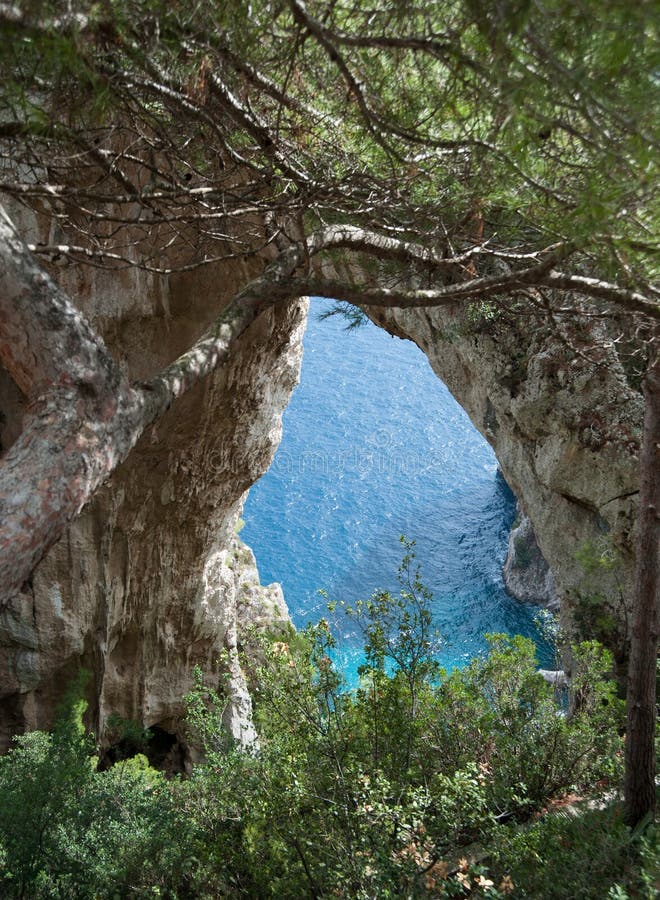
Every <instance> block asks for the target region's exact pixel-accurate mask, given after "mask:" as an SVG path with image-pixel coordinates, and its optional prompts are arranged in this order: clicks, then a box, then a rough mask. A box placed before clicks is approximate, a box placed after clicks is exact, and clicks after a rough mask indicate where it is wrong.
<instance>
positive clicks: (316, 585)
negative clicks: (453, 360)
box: [241, 300, 551, 678]
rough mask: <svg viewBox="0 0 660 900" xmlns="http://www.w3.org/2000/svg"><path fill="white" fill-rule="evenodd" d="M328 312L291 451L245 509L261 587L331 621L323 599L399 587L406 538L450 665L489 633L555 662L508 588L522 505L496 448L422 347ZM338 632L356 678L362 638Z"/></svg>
mask: <svg viewBox="0 0 660 900" xmlns="http://www.w3.org/2000/svg"><path fill="white" fill-rule="evenodd" d="M323 308H324V307H323V302H322V301H319V300H315V301H313V303H312V311H311V312H310V319H309V325H308V330H307V333H306V336H305V342H304V348H305V353H304V359H303V367H302V376H301V381H300V385H299V386H298V387H297V389H296V390H295V392H294V394H293V397H292V399H291V402H290V404H289V406H288V408H287V409H286V411H285V414H284V422H283V438H282V443H281V445H280V448H279V450H278V452H277V454H276V457H275V460H274V462H273V464H272V466H271V468H270V470H269V471H268V472H267V474H266V475H265V476H264V477H263V478H262V479H261V480H260V481H259V482H258V483H257V484H256V485H255V486H254V487H253V488H252V490H251V491H250V494H249V497H248V500H247V503H246V505H245V511H244V515H243V517H244V519H245V522H246V525H245V529H244V531H243V532H242V534H241V537H242V538H244V540H245V541H246V542H247V543H248V544H250V546H251V547H252V548H253V550H254V552H255V554H256V557H257V563H258V565H259V570H260V573H261V580H262V582H263V583H264V584H266V583H269V582H271V581H279V582H280V583H281V584H282V587H283V590H284V596H285V598H286V601H287V603H288V605H289V609H290V612H291V616H292V619H293V621H294V623H295V624H296V625H297V626H302V625H305V624H306V623H307V622H310V621H316V620H318V619H319V618H320V617H321V616H322V615H324V614H325V613H326V602H327V600H326V599H325V598H324V597H322V596H320V595H319V593H318V591H319V589H321V590H324V591H326V592H327V594H328V596H329V598H330V599H335V600H346V601H349V602H352V601H354V600H355V599H357V598H366V597H368V596H369V595H370V594H371V592H372V591H373V590H374V589H375V588H379V589H388V590H389V589H396V587H397V581H396V573H397V567H398V565H399V563H400V561H401V556H402V551H401V545H400V542H399V537H400V535H402V534H404V535H406V537H407V538H408V539H410V540H414V541H416V548H415V550H416V554H417V562H418V563H419V565H420V567H421V575H422V581H423V582H424V584H425V585H427V586H428V587H429V589H430V590H431V591H432V592H433V594H434V614H435V618H436V622H437V625H438V627H439V629H440V632H441V635H442V638H443V643H442V649H441V651H440V660H441V662H442V664H443V665H444V666H446V667H447V668H453V667H455V666H461V665H464V664H465V663H466V662H468V661H469V660H470V659H471V658H473V657H474V656H475V655H476V654H478V653H479V652H481V651H482V650H483V649H484V648H485V646H486V644H485V640H484V634H485V633H486V632H489V631H498V632H499V631H504V632H508V633H512V634H525V635H527V636H530V637H533V638H534V639H535V640H537V643H539V650H540V655H541V658H542V662H543V663H544V664H549V663H550V661H551V659H550V653H549V648H547V646H545V645H544V644H543V642H542V641H541V639H540V637H539V635H538V632H537V629H536V625H535V621H534V616H535V614H536V612H537V610H536V609H535V608H534V607H529V606H527V605H523V604H520V603H518V602H517V601H515V600H513V599H512V598H510V597H509V596H508V595H507V594H506V592H505V591H504V588H503V586H502V581H501V569H502V564H503V562H504V557H505V555H506V546H507V538H508V533H509V529H510V526H511V523H512V521H513V517H514V510H515V500H514V497H513V495H512V493H511V491H510V490H509V488H508V486H507V485H506V483H505V482H504V480H503V479H502V477H501V476H500V475H499V474H498V470H497V462H496V460H495V457H494V455H493V452H492V450H491V449H490V447H489V446H488V444H487V443H486V442H485V441H484V439H483V438H482V437H481V435H479V433H478V432H477V431H476V430H475V429H474V427H473V426H472V424H471V423H470V421H469V419H468V417H467V415H466V414H465V412H464V411H463V410H462V409H461V407H459V406H458V404H457V403H456V402H455V401H454V399H453V398H452V397H451V395H450V393H449V391H448V390H447V388H446V387H445V386H444V385H443V384H442V382H441V381H440V380H439V379H438V378H437V377H436V376H435V375H434V373H433V372H432V370H431V368H430V366H429V364H428V361H427V359H426V357H425V356H424V354H423V353H422V352H421V351H420V350H419V349H418V348H417V347H416V346H415V345H414V344H412V343H411V342H409V341H402V340H400V339H398V338H392V337H390V336H389V335H388V334H386V333H385V332H384V331H383V330H382V329H379V328H376V327H375V326H374V325H372V324H371V323H369V324H368V325H366V326H364V327H363V328H360V329H358V330H357V331H352V332H348V333H347V332H346V331H345V330H344V323H343V321H342V320H340V319H339V318H331V319H329V320H325V321H319V319H318V313H319V312H320V311H321V310H322V309H323ZM336 627H337V631H338V634H339V635H340V644H341V648H342V651H343V653H344V655H345V657H346V659H347V660H348V667H349V669H354V668H355V666H356V665H357V663H358V661H359V657H358V656H357V655H356V654H357V647H358V637H357V636H356V635H355V634H353V633H351V630H350V628H349V627H348V625H347V622H346V620H344V621H343V622H342V621H341V620H339V621H337V622H336ZM348 674H349V678H350V677H351V672H349V673H348Z"/></svg>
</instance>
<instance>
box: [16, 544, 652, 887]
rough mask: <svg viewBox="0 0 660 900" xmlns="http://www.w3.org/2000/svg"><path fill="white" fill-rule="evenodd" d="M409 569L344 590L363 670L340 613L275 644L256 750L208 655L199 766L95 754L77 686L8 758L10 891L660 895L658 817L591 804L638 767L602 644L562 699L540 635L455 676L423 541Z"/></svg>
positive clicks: (196, 708)
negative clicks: (341, 652) (652, 823)
mask: <svg viewBox="0 0 660 900" xmlns="http://www.w3.org/2000/svg"><path fill="white" fill-rule="evenodd" d="M400 574H401V585H402V588H401V593H400V594H399V595H398V596H393V595H391V594H388V593H383V592H376V593H375V594H374V595H373V596H372V598H370V599H369V600H368V601H364V602H362V603H359V604H356V605H355V606H354V607H352V609H351V610H349V615H351V616H353V618H354V619H355V621H356V622H357V623H358V625H359V626H360V627H361V629H362V632H363V635H364V639H365V646H364V650H365V662H364V665H363V667H362V669H361V682H360V686H359V688H358V689H357V690H356V691H354V692H346V691H345V690H344V688H343V685H342V679H341V675H340V673H339V672H338V671H337V669H336V667H335V665H334V664H333V662H332V651H333V640H332V637H331V634H330V631H329V628H328V626H327V623H325V622H321V623H319V624H318V625H317V626H313V627H310V628H309V629H308V630H307V631H306V632H305V633H304V634H302V635H296V634H295V633H291V634H290V635H288V636H282V635H280V636H279V639H278V640H272V641H270V642H265V643H263V644H262V648H261V660H262V661H261V664H260V666H259V667H258V669H256V670H255V671H254V673H253V678H254V687H255V698H256V716H257V723H258V726H259V727H258V730H259V741H260V745H259V747H254V748H253V750H252V752H249V751H246V750H245V749H243V750H241V749H238V748H237V747H236V746H235V745H233V744H232V742H231V740H230V739H229V737H228V735H227V732H226V731H225V729H224V728H223V727H222V724H221V722H222V708H223V704H224V701H223V699H222V698H221V697H219V696H218V695H217V694H216V693H215V692H214V691H213V690H209V689H208V688H207V687H205V686H204V684H203V683H202V680H201V676H200V675H199V674H198V676H197V679H196V686H195V689H194V691H193V692H192V693H191V695H190V696H189V697H188V710H189V712H188V724H189V731H190V740H191V742H192V743H193V744H194V745H196V746H197V748H198V749H202V750H203V751H204V760H203V762H200V763H198V764H197V765H195V766H194V767H193V768H192V773H191V775H190V777H189V778H187V779H184V780H180V779H173V780H169V781H168V780H166V779H165V778H164V776H163V775H162V773H159V772H156V771H155V770H153V769H151V768H149V766H148V764H147V761H146V759H145V757H144V756H139V755H138V756H136V757H134V758H132V759H129V760H124V761H122V762H119V763H117V764H116V765H114V766H113V767H112V768H110V769H108V770H107V771H102V772H101V771H97V770H96V762H97V760H96V758H95V757H94V755H93V751H94V746H93V739H92V738H91V736H89V735H86V734H85V731H84V729H83V727H82V725H81V715H82V708H83V706H84V704H81V702H80V701H79V700H76V696H79V690H78V693H76V690H75V689H74V690H73V691H72V693H71V696H70V699H69V701H68V704H67V706H66V708H65V709H64V711H63V713H62V715H61V717H60V720H59V723H58V726H57V728H56V729H55V731H54V732H53V733H52V734H45V733H43V732H34V733H32V734H28V735H24V736H22V737H20V738H18V739H17V742H16V747H15V748H14V749H13V750H12V752H11V753H10V754H8V755H7V756H5V757H4V758H2V759H0V890H1V891H2V894H3V896H7V897H30V898H35V900H37V898H51V897H62V898H64V897H66V898H70V897H79V898H93V897H99V896H103V897H113V896H117V897H145V898H146V897H153V896H162V897H170V898H177V897H178V898H184V897H190V898H193V897H194V898H216V897H241V896H243V897H326V896H338V897H351V898H387V897H390V898H397V897H410V898H427V897H428V898H431V897H492V898H497V897H508V896H513V897H538V898H545V900H548V898H558V900H565V898H567V897H580V898H585V900H586V898H590V897H591V898H594V900H596V898H597V900H602V898H605V897H608V898H611V900H615V898H618V900H624V898H626V897H639V898H644V897H646V898H649V900H650V898H651V897H653V896H655V889H656V888H657V881H654V879H657V876H658V870H657V865H658V860H659V854H660V848H659V846H658V843H657V838H656V836H655V833H654V832H650V833H649V834H648V835H647V836H646V837H641V836H639V835H637V836H635V835H631V834H630V832H629V831H628V829H627V828H625V826H624V824H623V820H622V817H621V809H620V807H619V805H618V804H613V805H610V806H605V807H604V808H602V809H598V808H597V809H589V808H588V807H587V806H586V805H585V804H584V799H585V798H586V797H589V796H594V795H595V796H600V795H602V794H603V793H604V792H605V791H612V790H616V788H617V786H618V785H619V783H620V777H621V771H622V739H621V736H620V725H621V722H622V712H623V710H622V705H621V703H620V701H619V700H617V697H616V691H615V686H614V684H613V683H612V681H611V680H609V669H610V664H611V659H610V658H609V656H608V654H607V652H606V651H604V650H603V649H602V648H601V647H599V646H598V645H597V644H595V643H593V642H591V643H584V644H582V645H580V646H578V647H576V648H575V656H576V672H575V675H574V678H573V680H572V683H571V686H570V689H569V693H568V695H567V696H566V697H563V698H557V697H556V696H555V695H554V693H553V689H552V688H551V687H550V686H549V685H548V684H547V683H546V682H545V681H544V680H543V678H541V676H539V675H538V674H537V672H536V666H535V660H534V649H533V645H532V644H531V642H529V641H527V640H526V639H523V638H507V637H505V636H503V635H494V636H493V637H492V638H491V649H490V652H489V654H488V655H487V656H486V657H484V658H482V659H477V660H475V661H474V662H473V663H472V664H471V665H470V666H469V667H468V668H466V669H464V670H462V671H455V672H453V673H452V674H450V675H447V674H446V673H443V672H442V671H441V670H440V669H439V667H438V663H437V661H436V659H435V656H434V653H435V651H436V649H437V646H436V635H435V633H434V630H433V624H432V620H431V615H430V608H429V601H430V597H429V595H428V594H427V592H426V591H425V590H424V588H423V586H422V584H421V583H420V581H419V576H418V574H417V572H416V570H415V568H414V561H413V557H412V555H411V554H410V553H408V555H407V556H406V558H405V559H404V563H403V566H402V569H401V573H400ZM283 638H284V639H283ZM558 701H559V702H558ZM572 792H578V794H579V796H580V798H581V799H582V801H583V805H582V806H581V807H578V808H576V809H574V811H573V812H572V813H571V814H570V815H569V814H567V813H563V812H562V808H563V807H564V806H565V805H566V804H567V803H570V802H573V801H575V800H576V799H577V797H576V795H575V794H574V793H572Z"/></svg>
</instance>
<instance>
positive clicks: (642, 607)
mask: <svg viewBox="0 0 660 900" xmlns="http://www.w3.org/2000/svg"><path fill="white" fill-rule="evenodd" d="M644 397H645V401H646V407H645V415H644V434H643V438H642V450H641V455H640V506H639V520H638V535H637V562H636V572H635V592H634V597H633V623H632V636H631V647H630V667H629V670H628V692H627V728H626V760H625V786H624V798H625V811H624V817H625V821H626V824H627V825H630V826H631V827H634V826H636V825H637V824H639V823H640V822H641V821H643V820H644V819H645V818H647V817H650V818H653V817H654V816H655V772H656V760H655V723H656V660H657V654H658V603H659V591H658V561H659V560H658V539H659V536H660V528H659V522H660V518H659V516H658V513H659V510H660V452H659V451H660V357H658V355H657V353H656V355H655V359H653V358H652V360H651V362H650V363H649V367H648V369H647V373H646V377H645V379H644Z"/></svg>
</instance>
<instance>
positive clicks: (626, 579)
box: [367, 304, 643, 663]
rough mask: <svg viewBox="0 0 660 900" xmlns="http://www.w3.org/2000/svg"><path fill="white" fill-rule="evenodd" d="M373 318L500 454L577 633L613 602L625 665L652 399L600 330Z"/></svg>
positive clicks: (433, 314) (445, 318)
mask: <svg viewBox="0 0 660 900" xmlns="http://www.w3.org/2000/svg"><path fill="white" fill-rule="evenodd" d="M367 312H368V313H369V315H370V317H371V318H372V319H373V321H375V322H376V323H377V324H379V325H381V326H382V327H383V328H385V329H386V330H387V331H389V332H390V333H392V334H394V335H397V336H399V337H402V338H408V339H410V340H413V341H414V342H415V343H416V344H418V346H419V347H420V348H421V349H422V350H423V351H424V353H425V354H426V355H427V357H428V359H429V362H430V363H431V366H432V367H433V369H434V371H435V372H436V374H437V375H438V376H439V377H440V378H441V379H442V381H444V383H445V384H446V385H447V387H448V388H449V389H450V391H451V392H452V394H453V395H454V397H455V398H456V399H457V401H458V402H459V403H460V404H461V406H462V407H463V408H464V409H465V410H466V412H467V413H468V415H469V416H470V418H471V420H472V422H473V423H474V425H475V426H476V427H477V429H478V430H479V431H480V432H481V433H482V434H483V435H484V437H485V438H486V439H487V440H488V442H489V443H490V444H491V446H492V447H493V449H494V451H495V453H496V455H497V458H498V460H499V463H500V466H501V469H502V471H503V474H504V477H505V478H506V480H507V482H508V483H509V485H510V486H511V488H512V489H513V491H514V493H515V494H516V496H517V497H518V499H519V501H520V504H521V507H522V511H523V513H524V514H525V515H526V516H527V517H528V518H529V520H530V522H531V524H532V527H533V531H534V534H535V536H536V539H537V540H538V546H539V548H540V551H541V553H542V555H543V557H544V558H545V559H546V560H547V562H548V565H549V567H550V570H551V572H552V574H553V576H554V581H555V588H556V592H557V596H558V598H559V600H560V603H561V613H562V623H563V625H564V626H565V627H568V628H569V629H571V628H574V627H575V623H576V620H577V619H579V618H580V616H579V615H576V613H579V610H580V606H581V604H583V603H584V602H585V599H587V600H588V598H589V597H590V596H591V597H594V596H599V597H601V598H602V597H604V598H607V602H608V604H609V605H610V607H611V608H612V609H613V610H614V611H615V613H616V615H617V617H618V621H619V627H618V628H617V629H615V633H613V634H611V635H610V643H611V646H612V649H613V650H614V653H615V658H616V659H617V661H618V662H619V663H620V662H621V661H622V659H623V657H624V656H625V653H626V634H625V620H626V607H628V606H629V604H630V598H631V590H632V582H633V566H634V552H633V534H632V532H633V528H634V522H635V515H636V504H637V496H638V451H639V443H640V436H641V423H642V418H643V400H642V397H641V394H640V393H639V391H638V390H637V388H636V386H635V383H634V372H632V371H628V370H627V369H626V360H625V358H619V356H618V354H617V350H616V347H615V344H614V343H613V342H612V341H608V340H607V339H606V338H607V336H606V335H604V334H602V333H599V329H600V328H601V326H600V325H594V324H589V323H588V322H579V321H576V322H575V323H574V325H573V326H567V327H568V328H569V329H570V328H571V327H572V329H573V330H572V331H570V330H569V331H568V332H567V333H566V334H564V335H558V334H557V333H556V332H553V331H552V330H550V329H547V328H545V329H544V328H542V327H536V328H531V327H529V328H528V327H526V325H525V319H524V318H522V317H518V320H517V321H515V320H514V321H513V322H511V321H505V322H500V318H499V314H498V311H497V309H496V308H494V307H491V306H490V305H488V304H483V305H482V306H479V305H474V306H473V307H472V308H468V309H459V308H436V309H428V310H389V311H384V310H376V309H372V310H368V309H367ZM585 561H586V562H587V563H588V564H587V565H585ZM601 562H602V563H603V564H602V565H601V564H600V563H601Z"/></svg>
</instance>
